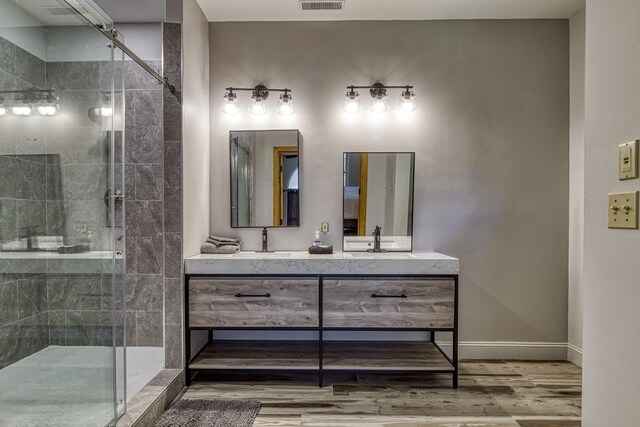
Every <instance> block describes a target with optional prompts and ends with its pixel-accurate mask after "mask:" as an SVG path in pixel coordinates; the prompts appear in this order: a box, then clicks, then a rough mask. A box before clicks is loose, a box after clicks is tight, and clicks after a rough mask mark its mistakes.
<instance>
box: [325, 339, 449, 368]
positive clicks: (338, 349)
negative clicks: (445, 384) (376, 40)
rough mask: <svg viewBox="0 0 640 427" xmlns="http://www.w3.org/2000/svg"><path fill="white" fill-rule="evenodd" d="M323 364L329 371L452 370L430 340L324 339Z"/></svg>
mask: <svg viewBox="0 0 640 427" xmlns="http://www.w3.org/2000/svg"><path fill="white" fill-rule="evenodd" d="M322 367H323V369H325V370H332V371H333V370H345V371H357V370H366V371H438V372H453V371H454V370H455V369H454V367H453V365H452V364H451V363H449V361H448V360H447V359H446V358H445V357H444V356H443V355H442V353H440V351H439V350H438V349H437V348H436V346H435V345H433V343H431V342H414V341H357V342H354V341H325V343H324V356H323V364H322Z"/></svg>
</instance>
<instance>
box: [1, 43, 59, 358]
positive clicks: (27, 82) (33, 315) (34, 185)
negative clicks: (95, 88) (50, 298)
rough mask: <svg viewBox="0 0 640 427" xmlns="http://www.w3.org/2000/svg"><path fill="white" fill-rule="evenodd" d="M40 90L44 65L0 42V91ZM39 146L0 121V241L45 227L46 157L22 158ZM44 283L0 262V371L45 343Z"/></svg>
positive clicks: (39, 277) (35, 139) (42, 278)
mask: <svg viewBox="0 0 640 427" xmlns="http://www.w3.org/2000/svg"><path fill="white" fill-rule="evenodd" d="M44 86H45V63H44V61H43V60H41V59H39V58H37V57H35V56H33V55H32V54H30V53H28V52H27V51H25V50H23V49H21V48H19V47H17V46H16V45H14V44H13V43H10V42H9V41H7V40H5V39H4V38H0V90H22V89H28V88H36V89H43V88H44ZM4 98H5V99H11V95H4ZM36 120H37V119H36ZM39 124H40V125H41V123H39ZM45 142H46V141H45V140H42V139H41V138H40V137H39V136H38V134H37V132H36V133H35V134H34V133H29V134H27V133H25V132H24V131H23V129H22V128H20V127H19V126H18V125H17V123H16V122H15V121H8V120H3V121H2V122H0V241H7V240H14V239H16V238H17V237H18V236H20V235H22V234H23V233H24V232H25V230H24V228H25V227H38V229H39V230H41V231H43V230H44V229H45V228H46V227H47V217H46V211H47V209H46V200H47V181H46V175H47V173H46V171H47V157H46V156H44V155H33V156H31V155H28V154H32V151H30V147H32V146H34V145H35V146H36V147H38V146H42V145H43V144H45ZM36 149H37V150H38V153H40V154H45V152H46V151H45V150H42V149H38V148H36ZM22 154H26V155H25V156H22ZM18 155H21V156H20V157H18ZM52 166H53V165H52ZM58 168H59V164H58ZM29 177H36V179H35V180H34V179H29ZM45 279H46V277H45V276H44V275H42V274H15V273H14V272H13V271H12V269H11V268H10V267H9V265H8V263H6V262H4V261H3V260H2V259H0V369H1V368H4V367H5V366H7V365H10V364H12V363H14V362H16V361H18V360H20V359H22V358H24V357H27V356H29V355H31V354H33V353H35V352H37V351H39V350H41V349H43V348H45V347H46V346H47V345H48V344H49V331H48V317H47V316H48V315H47V300H46V295H47V293H46V280H45ZM18 338H19V341H18ZM18 344H19V345H18Z"/></svg>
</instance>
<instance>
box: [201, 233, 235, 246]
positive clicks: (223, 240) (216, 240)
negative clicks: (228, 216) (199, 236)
mask: <svg viewBox="0 0 640 427" xmlns="http://www.w3.org/2000/svg"><path fill="white" fill-rule="evenodd" d="M207 243H213V244H214V245H216V246H226V245H237V246H240V239H233V238H230V237H220V236H213V235H211V236H209V238H208V239H207Z"/></svg>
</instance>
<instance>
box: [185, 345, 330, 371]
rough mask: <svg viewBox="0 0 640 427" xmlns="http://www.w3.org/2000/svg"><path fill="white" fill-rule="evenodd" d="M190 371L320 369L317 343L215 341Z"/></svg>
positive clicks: (194, 361)
mask: <svg viewBox="0 0 640 427" xmlns="http://www.w3.org/2000/svg"><path fill="white" fill-rule="evenodd" d="M189 369H211V370H224V369H283V370H309V369H314V370H318V369H320V355H319V343H318V341H213V342H211V343H209V344H208V345H207V346H206V347H205V349H204V350H203V351H202V352H200V354H198V356H196V358H195V359H194V360H193V362H191V363H190V364H189Z"/></svg>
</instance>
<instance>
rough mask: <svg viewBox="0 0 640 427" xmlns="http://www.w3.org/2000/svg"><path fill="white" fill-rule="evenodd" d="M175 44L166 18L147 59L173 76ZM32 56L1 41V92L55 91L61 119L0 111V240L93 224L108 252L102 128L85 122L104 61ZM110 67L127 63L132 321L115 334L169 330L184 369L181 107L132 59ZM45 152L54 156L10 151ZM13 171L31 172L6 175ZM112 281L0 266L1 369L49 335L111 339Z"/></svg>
mask: <svg viewBox="0 0 640 427" xmlns="http://www.w3.org/2000/svg"><path fill="white" fill-rule="evenodd" d="M180 43H181V41H180V25H179V24H171V25H167V26H166V27H165V37H164V45H165V46H164V48H165V62H164V64H163V63H161V62H160V61H149V64H150V65H151V66H152V67H153V68H155V69H160V68H161V67H164V68H165V69H166V71H165V74H166V75H168V76H169V77H170V79H171V81H172V82H177V85H178V86H180V82H181V75H180V69H181V64H180V57H181V52H180ZM38 61H40V60H38V59H37V58H35V57H33V56H32V55H30V54H28V53H27V52H22V51H21V49H20V48H18V47H17V46H15V45H13V44H11V43H9V42H7V41H6V40H4V39H0V90H11V89H16V88H17V89H20V88H26V87H32V86H34V85H40V86H37V87H41V88H45V87H46V88H51V89H55V90H56V95H57V96H59V97H60V104H61V108H62V110H63V111H64V117H65V119H64V120H60V119H58V118H53V119H51V118H48V119H47V120H49V122H48V123H46V126H45V125H44V124H42V123H39V124H38V123H36V122H37V121H39V120H44V119H38V118H33V121H32V122H31V123H30V124H29V126H24V123H18V125H11V124H10V122H9V121H4V122H3V121H0V155H8V156H9V157H4V156H0V163H2V164H0V175H1V176H0V178H1V180H0V182H2V184H1V185H0V240H10V239H15V238H16V237H17V236H18V235H19V230H20V227H24V226H27V225H29V226H30V225H37V226H38V227H40V228H41V229H42V230H43V231H46V233H47V234H49V235H65V236H67V237H68V238H69V239H68V241H73V240H74V239H79V238H83V237H86V232H87V231H91V233H92V236H93V240H94V245H95V249H97V250H108V249H109V241H110V239H109V237H110V233H111V232H112V230H111V228H110V227H108V224H107V220H108V218H107V209H106V206H105V205H104V203H103V201H102V198H103V196H104V193H105V191H106V189H107V185H108V159H109V151H108V149H109V144H108V141H109V140H108V138H109V135H108V134H106V133H105V132H103V131H102V130H101V129H100V126H96V124H95V123H93V122H91V121H90V120H89V118H88V115H87V111H88V109H89V108H91V107H94V106H98V105H99V104H100V102H101V100H102V97H103V96H104V92H101V90H102V91H105V90H107V89H108V88H109V86H108V85H109V81H110V74H109V73H110V70H109V67H107V66H105V65H107V63H100V62H56V63H45V62H44V61H40V62H38ZM116 73H124V81H125V103H126V111H127V114H126V129H125V137H126V145H125V154H124V159H121V158H119V157H120V156H118V153H116V157H117V160H118V162H119V163H117V164H116V170H117V171H122V172H123V173H124V174H125V186H126V188H125V204H126V205H125V208H126V224H127V227H126V233H127V240H126V252H125V253H126V258H127V287H126V292H125V295H124V299H125V301H126V309H127V310H126V312H124V311H123V305H122V297H121V296H120V294H121V290H122V286H121V284H120V285H119V286H117V288H118V289H119V290H118V291H117V292H118V294H119V295H118V296H117V298H116V299H117V301H118V303H117V307H116V309H117V312H116V313H117V319H116V320H117V322H118V326H122V325H123V322H124V320H125V319H126V322H127V328H126V330H121V328H118V331H119V332H118V337H117V338H118V341H120V342H121V340H122V338H123V337H124V336H126V338H127V344H128V345H129V346H163V345H164V344H165V340H166V345H167V350H166V356H167V362H166V364H167V366H168V367H176V368H180V367H182V188H181V186H182V179H181V157H182V141H181V139H182V136H181V135H182V130H181V122H182V120H181V105H180V103H179V102H177V101H176V99H175V98H174V97H173V95H171V94H169V93H168V91H164V93H163V89H162V87H161V86H159V85H158V84H157V82H156V81H155V80H153V79H152V78H150V77H149V76H148V75H147V73H146V72H145V71H144V70H142V68H141V67H139V66H138V65H137V64H135V63H134V62H132V61H126V62H125V63H124V64H117V66H116ZM119 75H120V74H117V76H116V77H118V76H119ZM5 98H6V97H5ZM29 120H32V119H29ZM19 125H22V126H19ZM115 136H116V140H118V139H119V138H121V135H120V134H116V135H115ZM44 153H49V154H55V155H57V158H58V159H59V160H58V161H57V162H56V161H52V160H50V159H51V156H49V157H44V156H43V157H42V158H38V157H37V156H34V157H32V158H30V159H29V160H25V158H18V157H16V156H17V154H44ZM16 176H23V177H27V178H28V179H25V180H22V181H20V180H17V179H13V180H12V179H9V178H10V177H16ZM34 176H42V177H43V179H42V180H38V179H33V177H34ZM52 176H57V177H58V178H59V179H58V181H56V180H53V179H51V177H52ZM47 178H49V180H48V181H47ZM40 181H42V182H44V184H43V185H42V184H39V183H40ZM47 182H49V184H48V185H47ZM2 271H4V270H2ZM121 279H122V278H121V277H118V282H119V283H121V282H122V280H121ZM111 280H112V279H111V276H110V275H96V274H86V275H11V274H2V275H0V310H1V312H0V368H1V367H4V366H6V365H8V364H11V363H13V362H15V361H17V360H19V359H21V358H23V357H26V356H28V355H29V354H32V353H33V352H36V351H39V350H40V349H42V348H44V347H46V346H48V345H110V344H111V333H112V331H111V317H110V316H111V311H110V308H111ZM5 308H6V310H5ZM165 336H166V338H165Z"/></svg>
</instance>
